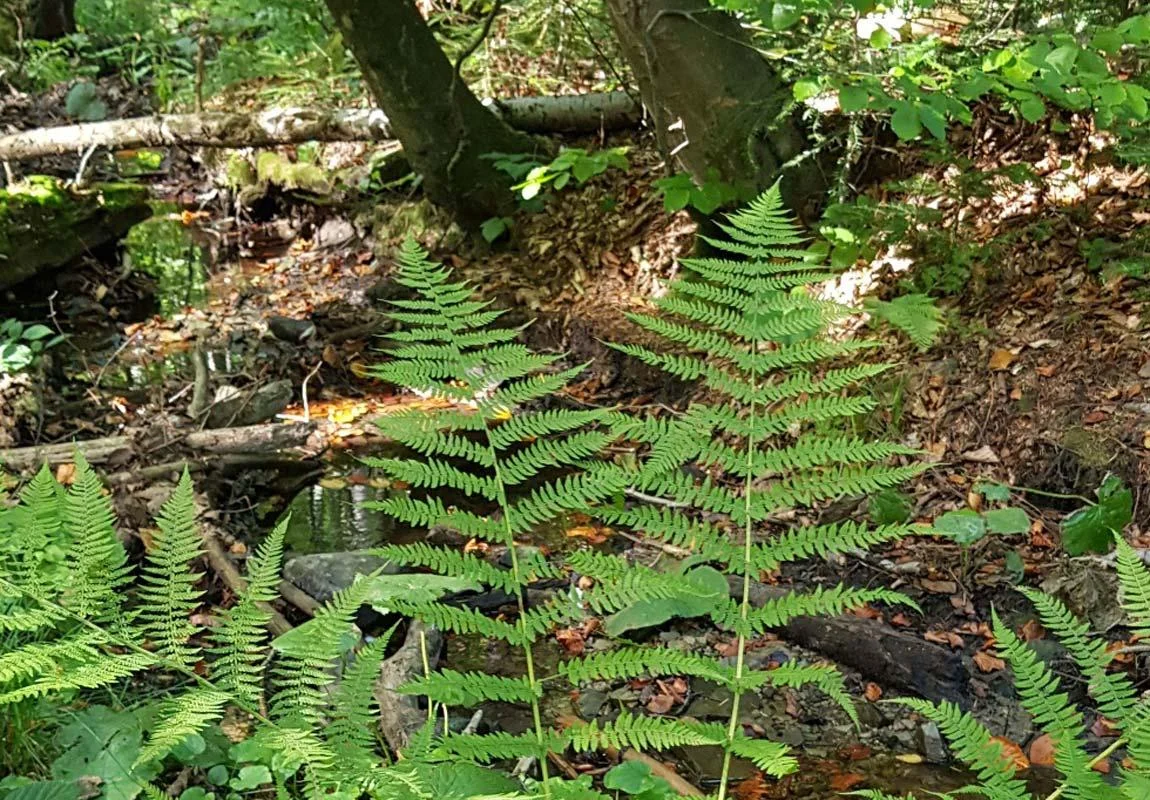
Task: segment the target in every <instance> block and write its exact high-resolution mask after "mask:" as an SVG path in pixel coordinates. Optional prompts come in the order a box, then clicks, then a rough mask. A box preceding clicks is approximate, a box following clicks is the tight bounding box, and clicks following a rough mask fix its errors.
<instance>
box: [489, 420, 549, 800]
mask: <svg viewBox="0 0 1150 800" xmlns="http://www.w3.org/2000/svg"><path fill="white" fill-rule="evenodd" d="M485 435H486V437H487V449H488V451H489V452H490V453H491V468H492V470H493V471H494V473H495V483H496V485H497V486H498V487H499V506H500V508H501V509H502V511H503V528H504V531H505V533H506V535H507V552H508V554H509V555H510V556H511V575H512V576H513V577H514V578H515V603H516V605H517V606H518V608H519V623H518V624H519V632H520V634H521V635H522V637H523V643H522V647H523V657H524V658H525V659H526V661H527V685H528V687H529V688H530V690H531V719H532V722H533V723H534V725H535V741H536V742H537V743H538V744H539V748H540V753H539V772H540V775H541V777H542V778H543V797H544V798H545V800H551V784H550V782H549V779H550V775H548V769H547V754H546V753H545V752H543V748H544V746H545V745H544V742H545V737H544V734H543V714H542V712H541V711H540V708H539V692H540V689H539V681H538V680H537V679H536V677H535V659H534V657H533V654H532V652H531V632H530V631H529V630H528V629H527V623H526V616H525V615H526V613H527V603H526V602H525V600H524V596H523V595H524V592H523V573H522V572H521V570H520V568H519V553H518V551H517V549H516V547H515V529H514V528H513V527H512V525H511V504H510V503H509V502H508V501H507V484H506V483H504V482H503V473H502V472H501V471H500V469H499V450H498V449H497V448H496V447H495V442H494V441H492V439H491V429H490V428H487V429H486V431H485Z"/></svg>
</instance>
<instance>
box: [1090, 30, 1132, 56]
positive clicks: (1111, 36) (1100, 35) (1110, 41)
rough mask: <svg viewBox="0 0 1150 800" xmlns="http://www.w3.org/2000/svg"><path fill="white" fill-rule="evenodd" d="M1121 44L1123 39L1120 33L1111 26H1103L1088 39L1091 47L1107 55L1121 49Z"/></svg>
mask: <svg viewBox="0 0 1150 800" xmlns="http://www.w3.org/2000/svg"><path fill="white" fill-rule="evenodd" d="M1123 44H1125V41H1124V40H1123V38H1122V34H1120V33H1119V32H1118V31H1116V30H1114V29H1113V28H1103V29H1102V30H1100V31H1097V32H1095V34H1094V36H1092V37H1091V39H1090V46H1091V47H1093V48H1094V49H1095V50H1101V51H1102V52H1103V53H1106V54H1107V55H1114V54H1115V53H1117V52H1118V51H1119V50H1121V49H1122V45H1123Z"/></svg>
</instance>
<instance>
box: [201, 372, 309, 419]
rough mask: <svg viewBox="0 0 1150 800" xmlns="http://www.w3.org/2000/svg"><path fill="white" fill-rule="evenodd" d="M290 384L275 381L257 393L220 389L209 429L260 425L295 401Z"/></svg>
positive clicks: (209, 416)
mask: <svg viewBox="0 0 1150 800" xmlns="http://www.w3.org/2000/svg"><path fill="white" fill-rule="evenodd" d="M294 391H295V390H294V389H293V388H292V384H291V381H286V380H284V381H272V382H271V383H268V384H264V385H263V386H260V387H258V388H257V389H256V390H255V391H251V392H244V391H239V390H237V389H235V388H233V387H230V386H221V387H220V389H219V391H218V392H217V393H216V399H215V400H214V401H213V402H212V405H211V409H210V410H209V411H208V421H207V427H209V428H233V427H242V426H244V425H258V424H259V423H261V422H266V421H267V420H269V419H271V418H272V417H274V416H275V415H276V414H279V413H280V412H281V411H283V410H284V409H285V408H287V407H288V405H289V404H290V403H291V401H292V396H293V394H294Z"/></svg>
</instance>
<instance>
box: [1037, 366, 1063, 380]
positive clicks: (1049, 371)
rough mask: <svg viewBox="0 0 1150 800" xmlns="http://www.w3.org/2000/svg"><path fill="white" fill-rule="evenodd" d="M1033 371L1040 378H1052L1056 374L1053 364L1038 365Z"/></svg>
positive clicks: (1056, 370) (1056, 369)
mask: <svg viewBox="0 0 1150 800" xmlns="http://www.w3.org/2000/svg"><path fill="white" fill-rule="evenodd" d="M1034 371H1035V372H1037V373H1038V374H1039V376H1040V377H1043V378H1053V377H1054V376H1055V375H1057V374H1058V367H1056V366H1054V365H1053V364H1040V365H1039V366H1037V367H1035V368H1034Z"/></svg>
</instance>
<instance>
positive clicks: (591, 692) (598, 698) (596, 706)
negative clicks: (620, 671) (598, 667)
mask: <svg viewBox="0 0 1150 800" xmlns="http://www.w3.org/2000/svg"><path fill="white" fill-rule="evenodd" d="M606 704H607V693H606V692H601V691H599V690H598V689H587V690H586V691H583V692H580V694H579V716H580V717H582V718H583V719H585V720H588V721H590V720H593V719H595V717H597V716H599V712H600V711H602V710H603V706H604V705H606Z"/></svg>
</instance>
